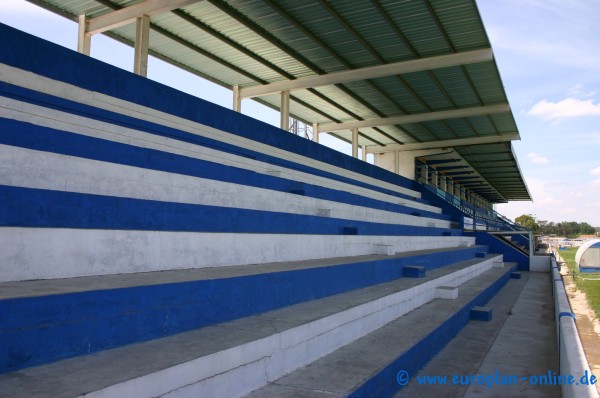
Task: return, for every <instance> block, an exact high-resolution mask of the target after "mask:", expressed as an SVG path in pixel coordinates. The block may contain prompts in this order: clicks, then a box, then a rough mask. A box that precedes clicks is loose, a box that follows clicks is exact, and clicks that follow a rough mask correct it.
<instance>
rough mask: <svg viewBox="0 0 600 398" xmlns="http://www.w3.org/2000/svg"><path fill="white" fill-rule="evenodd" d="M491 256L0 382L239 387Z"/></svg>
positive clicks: (116, 390) (82, 388) (309, 357)
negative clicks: (420, 276)
mask: <svg viewBox="0 0 600 398" xmlns="http://www.w3.org/2000/svg"><path fill="white" fill-rule="evenodd" d="M499 261H501V256H497V255H489V256H487V257H486V258H473V259H471V260H467V261H462V262H458V263H455V264H452V265H448V266H446V267H443V268H437V269H432V270H430V271H428V273H427V275H426V276H425V277H424V278H414V279H413V278H401V279H396V280H393V281H390V282H386V283H381V284H377V285H372V286H369V287H365V288H362V289H356V290H353V291H349V292H346V293H342V294H338V295H334V296H330V297H326V298H321V299H318V300H312V301H308V302H305V303H301V304H296V305H292V306H288V307H286V308H282V309H277V310H273V311H270V312H267V313H262V314H257V315H253V316H250V317H245V318H240V319H237V320H233V321H230V322H226V323H221V324H217V325H213V326H206V327H203V328H200V329H196V330H192V331H189V332H185V333H180V334H176V335H173V336H169V337H165V338H161V339H156V340H152V341H147V342H143V343H139V344H130V345H127V346H124V347H120V348H116V349H112V350H106V351H102V352H99V353H95V354H91V355H85V356H80V357H76V358H70V359H66V360H62V361H58V362H55V363H51V364H48V365H42V366H37V367H30V368H26V369H21V370H19V371H15V372H11V373H6V374H4V375H1V376H0V390H2V391H4V392H6V394H8V396H27V397H37V396H53V397H72V396H78V395H81V394H85V393H89V394H90V396H128V392H130V391H136V394H137V396H144V393H143V392H144V391H146V392H147V396H150V395H151V393H152V394H154V395H153V396H169V394H171V393H177V394H183V395H185V394H191V395H193V396H207V397H208V396H210V397H217V396H223V397H228V398H230V397H235V396H242V395H244V394H247V393H249V392H250V391H252V390H253V389H256V388H259V387H261V386H263V385H265V384H266V383H267V382H269V381H272V380H275V379H277V378H278V377H280V376H282V375H283V374H285V373H288V372H291V371H293V370H294V369H296V368H298V367H299V366H303V365H306V364H308V363H310V362H312V361H314V360H316V359H317V358H319V357H322V356H323V355H326V354H327V353H329V352H331V351H333V350H335V349H337V348H339V347H341V346H343V345H344V344H348V343H350V342H351V341H354V340H356V339H358V338H360V337H361V336H363V335H365V334H367V333H369V332H372V331H373V330H375V329H377V328H379V327H382V326H383V325H385V324H386V323H388V322H390V321H392V320H393V319H395V318H397V317H399V316H401V315H403V314H405V313H407V312H408V311H410V310H412V309H414V308H416V307H418V306H419V305H422V304H424V303H426V302H428V301H430V300H432V299H433V298H434V297H435V296H436V290H437V287H440V286H458V285H461V284H462V283H463V282H464V281H466V280H468V279H470V278H473V277H475V276H477V275H479V274H481V273H484V272H486V271H487V270H489V269H492V268H493V267H494V266H497V265H498V262H499ZM238 285H239V283H238ZM230 294H231V292H230ZM47 297H48V296H44V298H47ZM45 342H46V343H47V342H48V341H47V340H45ZM157 391H158V392H159V393H157ZM140 394H141V395H140Z"/></svg>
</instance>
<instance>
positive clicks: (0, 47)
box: [0, 24, 415, 189]
mask: <svg viewBox="0 0 600 398" xmlns="http://www.w3.org/2000/svg"><path fill="white" fill-rule="evenodd" d="M0 37H2V40H1V41H0V63H4V64H7V65H11V66H14V67H17V68H20V69H23V70H26V71H30V72H33V73H35V74H38V75H41V76H45V77H48V78H50V79H53V80H58V81H61V82H65V83H68V84H72V85H75V86H78V87H81V88H84V89H86V90H90V91H95V92H99V93H103V94H106V95H109V96H112V97H116V98H120V99H123V100H125V101H130V102H133V103H136V104H140V105H143V106H147V107H149V108H152V109H156V110H159V111H161V112H166V113H169V114H172V115H176V116H179V117H182V118H185V119H189V120H192V121H195V122H197V123H201V124H205V125H207V126H211V127H214V128H216V129H219V130H222V131H226V132H229V133H232V134H235V135H238V136H241V137H245V138H249V139H251V140H255V141H258V142H262V143H264V144H267V145H271V146H273V147H276V148H281V149H283V150H286V151H289V152H292V153H297V154H300V155H303V156H307V157H309V158H312V159H316V160H319V161H322V162H325V163H328V164H331V165H335V166H338V167H341V168H343V169H347V170H351V171H354V172H357V173H361V174H364V175H366V176H369V177H373V178H376V179H379V180H382V181H386V182H389V183H392V184H396V185H399V186H403V187H406V188H408V189H414V185H415V184H414V182H413V181H412V180H409V179H407V178H405V177H401V176H399V175H397V174H394V173H391V172H389V171H387V170H384V169H382V168H379V167H376V166H373V165H371V164H368V163H366V162H363V161H361V160H359V159H355V158H353V157H351V156H347V155H344V154H342V153H340V152H338V151H335V150H333V149H331V148H327V147H325V146H323V145H319V144H316V143H313V142H311V141H309V140H307V139H304V138H302V137H298V136H295V135H294V134H284V132H283V131H282V130H281V129H279V128H276V127H273V126H271V125H269V124H267V123H264V122H261V121H259V120H256V119H253V118H251V117H248V116H245V115H243V114H241V113H239V112H233V111H231V110H229V109H226V108H224V107H221V106H219V105H216V104H213V103H210V102H208V101H205V100H202V99H199V98H197V97H194V96H192V95H189V94H185V93H182V92H180V91H177V90H175V89H173V88H171V87H168V86H165V85H163V84H160V83H157V82H154V81H152V80H150V79H146V78H143V77H141V76H137V75H135V74H133V73H130V72H127V71H124V70H122V69H119V68H116V67H114V66H112V65H108V64H106V63H104V62H101V61H98V60H95V59H93V58H91V57H88V56H85V55H82V54H79V53H77V52H75V51H72V50H69V49H66V48H64V47H62V46H59V45H56V44H53V43H50V42H48V41H46V40H43V39H40V38H38V37H35V36H32V35H29V34H27V33H24V32H21V31H19V30H17V29H14V28H11V27H9V26H7V25H4V24H0ZM15 43H18V45H15ZM32 54H35V56H32Z"/></svg>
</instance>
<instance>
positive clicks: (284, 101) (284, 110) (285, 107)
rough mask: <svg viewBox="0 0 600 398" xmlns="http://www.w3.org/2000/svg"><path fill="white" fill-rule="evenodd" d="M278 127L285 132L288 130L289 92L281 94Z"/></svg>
mask: <svg viewBox="0 0 600 398" xmlns="http://www.w3.org/2000/svg"><path fill="white" fill-rule="evenodd" d="M279 126H280V127H281V128H282V129H283V130H285V131H289V130H290V91H289V90H286V91H282V92H281V121H280V124H279Z"/></svg>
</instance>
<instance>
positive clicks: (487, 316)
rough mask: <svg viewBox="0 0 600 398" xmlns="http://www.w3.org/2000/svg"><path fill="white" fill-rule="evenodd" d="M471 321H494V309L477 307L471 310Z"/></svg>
mask: <svg viewBox="0 0 600 398" xmlns="http://www.w3.org/2000/svg"><path fill="white" fill-rule="evenodd" d="M470 318H471V320H474V321H485V322H488V321H491V320H492V309H491V308H490V307H480V306H476V307H473V308H471V313H470Z"/></svg>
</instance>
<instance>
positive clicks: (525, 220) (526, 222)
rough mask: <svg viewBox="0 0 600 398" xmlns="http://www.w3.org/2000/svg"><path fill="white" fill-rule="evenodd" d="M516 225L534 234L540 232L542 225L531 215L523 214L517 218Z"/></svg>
mask: <svg viewBox="0 0 600 398" xmlns="http://www.w3.org/2000/svg"><path fill="white" fill-rule="evenodd" d="M515 223H517V224H519V225H521V226H523V227H525V228H527V229H528V230H530V231H532V232H538V231H539V229H540V225H539V224H538V222H537V220H536V219H535V217H534V216H532V215H531V214H522V215H520V216H519V217H517V218H515Z"/></svg>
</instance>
